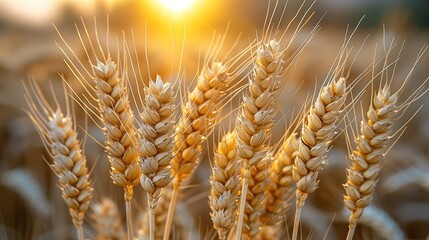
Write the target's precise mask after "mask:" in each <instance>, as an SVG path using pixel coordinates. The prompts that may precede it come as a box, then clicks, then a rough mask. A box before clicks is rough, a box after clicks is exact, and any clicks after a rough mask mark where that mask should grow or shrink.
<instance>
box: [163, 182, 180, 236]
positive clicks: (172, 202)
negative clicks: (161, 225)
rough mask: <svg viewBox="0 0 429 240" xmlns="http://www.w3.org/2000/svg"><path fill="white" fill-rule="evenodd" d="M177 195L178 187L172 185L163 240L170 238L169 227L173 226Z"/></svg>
mask: <svg viewBox="0 0 429 240" xmlns="http://www.w3.org/2000/svg"><path fill="white" fill-rule="evenodd" d="M178 194H179V185H178V184H174V186H173V191H172V193H171V200H170V205H169V207H168V214H167V220H166V221H165V229H164V237H163V240H168V239H169V238H170V232H171V226H172V225H173V218H174V210H175V207H176V202H177V195H178Z"/></svg>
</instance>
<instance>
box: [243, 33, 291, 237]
mask: <svg viewBox="0 0 429 240" xmlns="http://www.w3.org/2000/svg"><path fill="white" fill-rule="evenodd" d="M283 53H284V52H283V51H281V50H280V45H279V43H278V42H277V41H275V40H271V41H269V42H267V43H261V45H260V46H259V47H258V49H257V52H256V57H255V59H254V61H255V62H254V68H253V76H252V77H251V78H250V79H249V91H248V93H247V95H246V96H245V97H244V99H243V103H242V108H241V113H240V115H239V117H238V121H237V125H236V131H237V154H238V155H237V156H238V158H239V161H240V162H241V164H242V166H241V168H242V169H241V178H242V179H241V199H240V205H239V206H240V208H239V215H238V222H237V232H236V239H241V237H242V236H243V237H244V238H246V239H248V238H252V237H255V236H256V235H257V233H258V231H259V228H260V227H261V226H262V224H261V221H260V217H261V216H262V215H263V214H264V211H265V201H266V199H265V193H264V192H265V188H266V186H267V181H266V179H267V175H268V166H269V164H270V161H271V157H270V156H269V154H268V153H269V148H268V146H267V145H268V141H269V139H270V136H271V128H272V127H273V124H274V123H273V120H274V116H275V111H274V102H275V97H274V95H275V93H276V91H277V90H278V89H279V88H280V85H281V84H280V81H279V80H280V79H279V75H280V74H281V70H282V62H283V60H282V57H283Z"/></svg>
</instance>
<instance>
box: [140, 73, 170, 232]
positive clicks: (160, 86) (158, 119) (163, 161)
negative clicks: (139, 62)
mask: <svg viewBox="0 0 429 240" xmlns="http://www.w3.org/2000/svg"><path fill="white" fill-rule="evenodd" d="M145 93H146V96H145V102H144V110H143V112H142V113H141V114H140V118H141V122H140V128H139V130H138V133H139V140H140V141H141V143H140V155H141V157H142V162H141V172H142V175H141V178H140V182H141V185H142V186H143V189H144V190H145V191H146V192H147V194H148V205H149V217H150V222H149V223H150V226H151V234H150V239H155V232H156V229H155V226H156V224H155V215H154V209H155V207H156V205H157V203H158V199H159V197H160V194H161V188H163V187H166V186H167V185H168V184H169V183H170V180H171V166H170V161H171V159H172V157H173V153H172V148H173V141H174V139H173V133H174V120H173V113H174V92H173V88H172V86H171V84H169V83H163V82H162V79H161V77H160V76H157V77H156V81H155V82H153V81H149V87H147V88H145Z"/></svg>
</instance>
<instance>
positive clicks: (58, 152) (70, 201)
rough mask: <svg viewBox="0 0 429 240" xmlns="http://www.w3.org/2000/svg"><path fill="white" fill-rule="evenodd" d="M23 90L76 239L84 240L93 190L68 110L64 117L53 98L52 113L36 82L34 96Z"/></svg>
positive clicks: (27, 89)
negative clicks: (54, 105) (86, 213)
mask: <svg viewBox="0 0 429 240" xmlns="http://www.w3.org/2000/svg"><path fill="white" fill-rule="evenodd" d="M24 88H25V92H26V94H25V97H26V100H27V103H28V106H29V111H27V113H28V115H29V116H30V118H31V120H32V122H33V124H34V126H35V127H36V129H37V130H38V133H39V135H40V138H41V139H42V141H43V143H44V145H45V147H46V149H47V151H48V152H49V155H50V157H51V158H52V159H53V164H52V165H51V168H52V169H53V171H54V172H55V174H56V175H57V176H58V186H59V188H60V189H61V192H62V197H63V199H64V202H65V203H66V205H67V207H68V209H69V212H70V215H71V217H72V220H73V224H74V226H75V227H76V230H77V233H78V239H79V240H83V239H84V233H83V228H82V224H83V220H84V216H85V212H86V210H87V209H88V207H89V204H90V200H91V198H92V191H93V188H92V186H91V181H90V180H89V173H88V168H87V161H86V157H85V155H84V154H83V152H82V147H81V143H80V141H79V139H78V136H77V132H76V127H75V125H74V124H73V116H72V113H71V111H70V107H69V105H68V102H67V113H66V114H64V113H63V111H62V110H61V106H60V105H59V103H58V101H57V99H56V98H55V102H56V109H55V110H54V109H53V108H52V107H51V106H50V105H49V103H48V102H47V100H46V99H45V97H44V96H43V94H42V92H41V90H40V89H39V87H38V86H37V85H36V83H32V85H31V90H32V92H33V94H31V92H30V90H29V88H28V87H27V86H26V85H25V84H24ZM66 94H67V93H66V91H65V95H66ZM37 104H39V105H38V106H37Z"/></svg>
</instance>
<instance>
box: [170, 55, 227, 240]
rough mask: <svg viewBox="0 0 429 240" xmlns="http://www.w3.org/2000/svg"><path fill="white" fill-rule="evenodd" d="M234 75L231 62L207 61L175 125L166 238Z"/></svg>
mask: <svg viewBox="0 0 429 240" xmlns="http://www.w3.org/2000/svg"><path fill="white" fill-rule="evenodd" d="M230 81H231V77H230V76H229V73H228V66H227V65H226V64H223V63H221V62H213V63H212V64H211V65H210V66H209V65H205V66H204V69H203V71H202V72H201V74H200V75H199V76H198V80H197V86H195V88H194V89H193V91H192V92H191V93H189V95H188V100H187V101H186V103H185V104H184V105H183V106H182V117H181V120H180V121H179V124H178V126H177V128H176V131H175V134H176V139H175V140H176V142H175V144H174V148H173V153H174V154H175V155H174V157H173V159H172V161H171V167H172V173H173V175H174V180H173V192H172V195H171V201H170V207H169V209H168V216H167V222H166V226H165V231H164V239H168V238H169V236H170V231H171V224H172V222H173V215H174V210H175V205H176V200H177V195H178V193H179V189H180V185H181V184H182V182H183V181H184V180H185V179H187V178H188V177H189V176H190V175H192V173H193V172H194V170H195V168H196V167H197V166H198V163H199V161H200V155H201V151H202V148H203V145H202V144H203V140H204V139H205V138H207V134H208V133H209V131H210V130H211V129H212V127H213V125H214V121H215V120H216V116H217V113H218V111H217V110H218V109H217V107H218V103H219V102H220V99H221V96H222V95H223V94H224V92H225V90H226V89H227V88H228V86H229V83H230Z"/></svg>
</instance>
